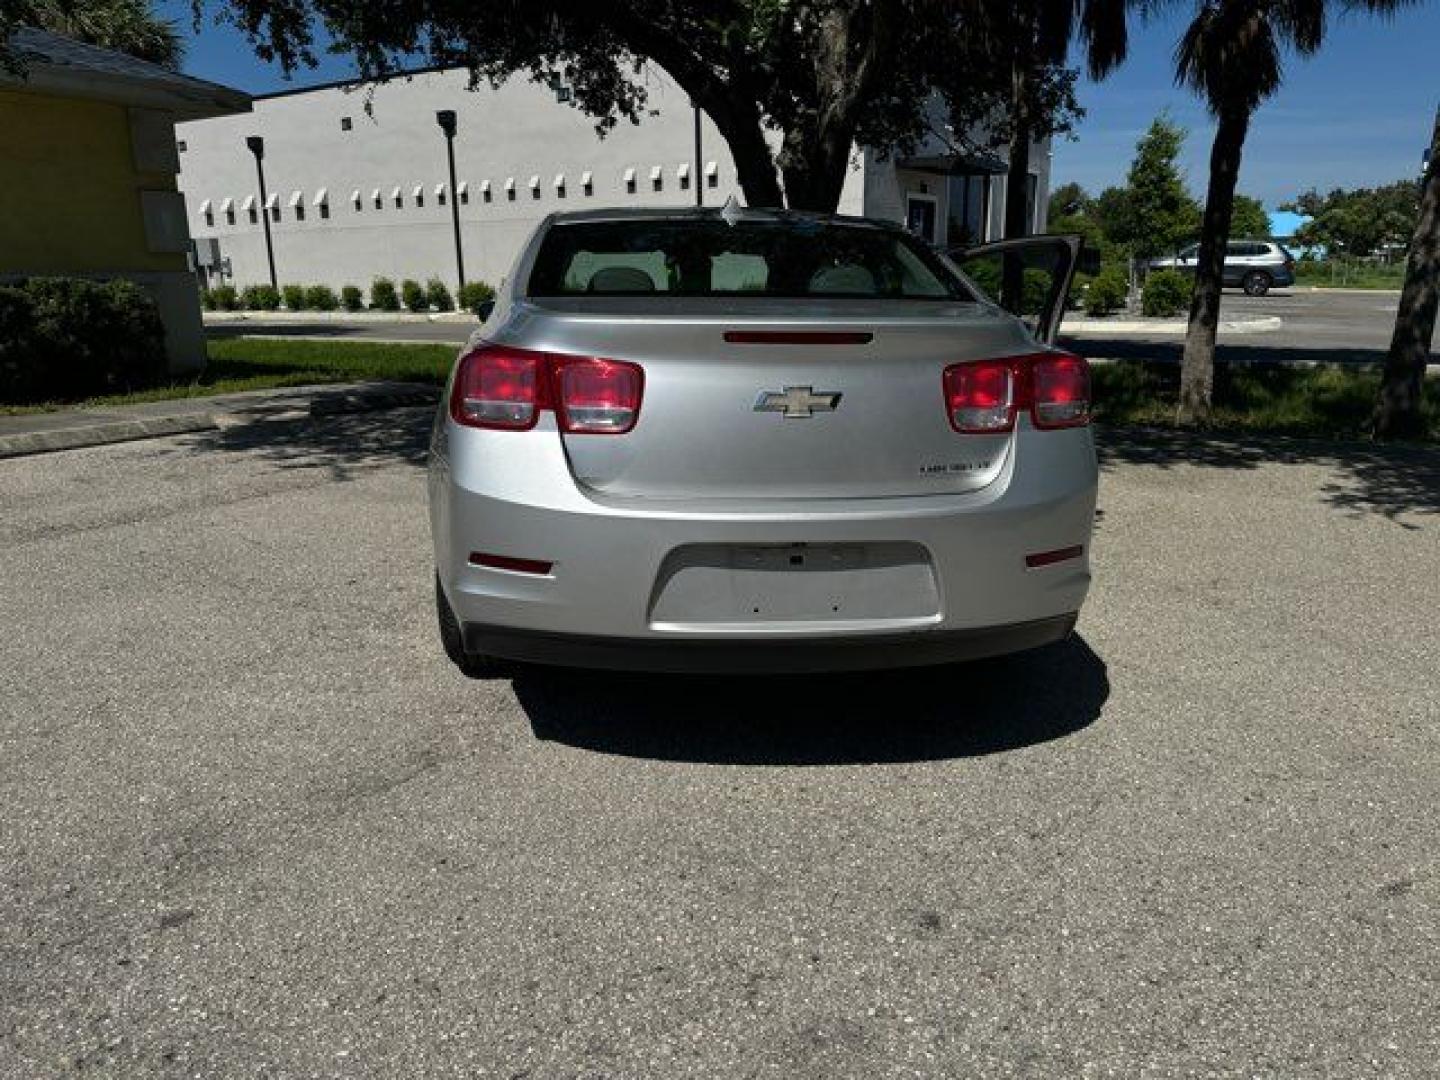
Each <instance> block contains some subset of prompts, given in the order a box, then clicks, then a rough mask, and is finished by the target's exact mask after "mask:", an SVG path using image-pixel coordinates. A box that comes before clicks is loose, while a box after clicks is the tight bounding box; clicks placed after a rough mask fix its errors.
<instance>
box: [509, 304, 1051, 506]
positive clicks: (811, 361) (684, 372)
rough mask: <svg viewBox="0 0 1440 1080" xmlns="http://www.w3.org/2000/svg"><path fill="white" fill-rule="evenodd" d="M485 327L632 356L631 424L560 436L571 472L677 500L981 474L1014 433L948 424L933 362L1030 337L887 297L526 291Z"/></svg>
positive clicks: (616, 492)
mask: <svg viewBox="0 0 1440 1080" xmlns="http://www.w3.org/2000/svg"><path fill="white" fill-rule="evenodd" d="M497 340H500V341H501V342H502V343H509V344H514V345H521V344H523V345H524V346H525V347H527V348H532V349H543V350H546V351H551V352H556V353H563V354H569V355H582V356H598V357H605V358H608V359H615V360H625V361H630V362H632V363H636V364H639V365H640V366H641V367H642V368H643V369H644V380H645V383H644V400H643V404H642V406H641V410H640V417H639V421H638V423H637V424H636V425H635V427H634V429H633V430H632V431H630V432H628V433H627V434H624V435H592V434H566V435H564V436H562V437H563V438H564V441H565V449H566V454H567V457H568V459H569V463H570V468H571V471H572V473H573V475H574V477H575V479H576V480H577V481H578V482H579V483H581V484H583V485H584V486H586V487H588V488H591V489H593V490H595V491H597V492H600V493H603V494H605V495H607V496H610V497H615V498H636V499H686V500H695V499H712V498H713V499H787V500H793V499H806V498H833V497H838V496H845V497H884V496H912V495H928V494H944V493H954V492H964V491H973V490H976V489H979V488H982V487H984V486H985V485H987V484H989V483H990V482H991V481H993V480H994V479H995V477H996V476H997V475H998V474H999V472H1000V470H1001V468H1002V467H1003V465H1004V462H1005V458H1006V454H1007V453H1008V451H1009V446H1010V442H1011V438H1012V436H1010V435H1009V434H998V435H960V434H957V433H956V432H955V431H954V430H953V429H952V427H951V426H950V423H949V420H948V418H947V416H946V413H945V404H944V397H943V393H942V379H941V375H942V371H943V369H944V368H945V367H946V365H948V364H954V363H957V362H962V361H966V360H974V359H982V358H986V357H993V356H1005V355H1014V354H1018V353H1023V352H1027V351H1033V349H1034V347H1035V346H1034V343H1033V341H1031V340H1030V339H1029V338H1028V337H1027V336H1026V335H1025V333H1024V331H1023V330H1022V328H1021V327H1020V326H1019V324H1018V323H1017V322H1016V321H1015V320H1013V319H1011V318H1010V317H1008V316H1006V315H1004V314H1003V313H1000V312H998V311H996V310H995V309H993V308H991V307H990V306H988V305H982V304H977V303H968V302H951V301H896V300H858V301H848V300H847V301H835V300H798V301H797V300H776V299H763V300H762V299H756V300H733V299H723V300H721V299H708V298H707V299H695V300H689V299H681V298H666V299H665V300H663V301H657V300H656V299H654V298H644V299H633V300H632V299H628V298H615V297H606V298H570V299H565V300H544V301H527V302H521V303H519V304H518V305H517V306H516V308H515V309H514V310H513V312H512V315H511V317H510V318H508V319H507V320H506V323H505V326H504V327H503V328H502V330H501V332H500V334H498V335H497Z"/></svg>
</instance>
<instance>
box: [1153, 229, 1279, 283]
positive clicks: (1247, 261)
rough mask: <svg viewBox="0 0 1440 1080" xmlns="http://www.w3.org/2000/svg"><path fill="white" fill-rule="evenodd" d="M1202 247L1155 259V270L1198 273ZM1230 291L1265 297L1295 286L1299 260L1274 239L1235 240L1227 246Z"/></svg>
mask: <svg viewBox="0 0 1440 1080" xmlns="http://www.w3.org/2000/svg"><path fill="white" fill-rule="evenodd" d="M1199 253H1200V245H1199V244H1191V245H1190V246H1189V247H1187V248H1185V249H1184V250H1183V251H1181V252H1180V253H1179V254H1178V255H1176V256H1175V257H1174V258H1170V259H1152V260H1151V261H1150V269H1151V270H1179V271H1180V272H1181V273H1184V274H1193V273H1194V272H1195V263H1196V260H1197V257H1198V255H1199ZM1222 281H1223V283H1224V284H1225V285H1226V286H1227V287H1229V288H1238V289H1244V290H1245V293H1246V295H1248V296H1264V295H1265V294H1266V293H1267V292H1269V291H1270V289H1271V287H1272V286H1274V285H1279V286H1282V287H1283V286H1286V285H1294V284H1295V259H1294V256H1292V255H1291V254H1290V252H1288V251H1286V250H1285V246H1284V245H1283V244H1279V243H1276V242H1275V241H1274V240H1231V241H1230V242H1229V244H1227V245H1226V246H1225V276H1224V278H1223V279H1222Z"/></svg>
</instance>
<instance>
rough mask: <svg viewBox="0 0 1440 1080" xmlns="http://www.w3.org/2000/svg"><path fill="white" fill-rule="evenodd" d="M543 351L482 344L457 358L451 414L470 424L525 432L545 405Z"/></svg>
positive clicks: (457, 421)
mask: <svg viewBox="0 0 1440 1080" xmlns="http://www.w3.org/2000/svg"><path fill="white" fill-rule="evenodd" d="M547 381H548V380H547V373H546V364H545V354H544V353H538V352H531V351H529V350H528V349H507V348H505V347H504V346H497V345H484V346H481V347H480V348H479V349H476V350H475V351H474V352H472V353H471V354H470V355H468V356H466V357H465V358H464V359H463V360H461V361H460V370H459V371H457V372H456V373H455V387H454V389H453V391H452V392H451V395H450V415H451V416H452V417H453V418H454V419H455V422H456V423H457V424H465V425H467V426H469V427H482V428H499V429H501V430H504V431H525V430H527V429H529V428H532V427H534V426H535V420H536V418H537V417H538V416H539V415H540V410H541V409H542V408H544V407H545V404H546V402H545V401H544V390H545V383H546V382H547Z"/></svg>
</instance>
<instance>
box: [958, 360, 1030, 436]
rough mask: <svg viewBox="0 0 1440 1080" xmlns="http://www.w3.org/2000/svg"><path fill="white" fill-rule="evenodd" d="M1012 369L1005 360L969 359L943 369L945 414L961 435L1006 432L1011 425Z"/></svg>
mask: <svg viewBox="0 0 1440 1080" xmlns="http://www.w3.org/2000/svg"><path fill="white" fill-rule="evenodd" d="M1016 381H1017V380H1016V378H1015V369H1014V368H1013V366H1012V365H1011V362H1010V361H1009V360H972V361H971V362H970V363H968V364H951V365H950V366H949V367H948V368H946V369H945V378H944V383H945V411H946V412H947V413H948V414H949V416H950V426H951V427H953V428H954V429H955V430H956V431H958V432H960V433H961V434H965V435H980V434H990V433H995V432H1001V431H1009V430H1010V429H1011V428H1013V427H1014V426H1015V406H1016V394H1015V384H1016Z"/></svg>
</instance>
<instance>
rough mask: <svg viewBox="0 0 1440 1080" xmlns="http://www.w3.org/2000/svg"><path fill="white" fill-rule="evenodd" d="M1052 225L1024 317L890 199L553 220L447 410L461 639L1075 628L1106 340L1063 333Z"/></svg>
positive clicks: (673, 662) (949, 640)
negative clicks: (1098, 342) (886, 213)
mask: <svg viewBox="0 0 1440 1080" xmlns="http://www.w3.org/2000/svg"><path fill="white" fill-rule="evenodd" d="M1055 244H1056V238H1053V237H1050V238H1036V239H1035V240H1032V241H1014V242H1009V243H1007V244H1001V245H991V246H990V247H989V248H988V249H977V250H976V251H975V252H973V253H971V254H973V255H976V256H987V257H988V256H990V255H992V254H998V255H999V256H1000V257H1001V258H1002V261H1005V260H1009V261H1010V262H1015V261H1016V259H1017V258H1018V259H1019V260H1020V261H1023V260H1024V259H1025V258H1028V257H1029V256H1030V255H1032V254H1034V252H1035V251H1036V250H1039V249H1041V248H1044V247H1045V246H1046V245H1051V246H1052V247H1053V246H1054V245H1055ZM1060 248H1061V251H1060V254H1061V256H1062V257H1063V260H1068V261H1065V264H1064V267H1063V271H1062V272H1058V273H1056V274H1055V276H1054V282H1053V287H1052V288H1051V289H1050V292H1049V295H1048V296H1047V298H1046V301H1045V303H1044V304H1043V305H1042V310H1040V311H1039V312H1038V313H1037V314H1036V317H1035V318H1034V319H1032V320H1030V321H1029V322H1026V321H1022V320H1021V319H1020V318H1018V317H1016V316H1014V315H1011V314H1009V313H1007V311H1005V310H1003V309H1002V308H1001V307H1000V306H999V305H998V304H996V303H993V302H991V301H990V300H989V299H988V298H987V297H986V296H985V294H984V293H983V292H981V290H980V288H979V286H978V285H976V284H975V281H976V280H983V279H982V278H981V275H980V274H978V273H976V274H974V275H973V277H972V276H971V275H967V273H966V272H965V271H964V270H963V269H962V266H961V265H959V264H958V263H957V261H952V260H951V259H949V258H947V257H945V256H943V255H940V254H938V253H936V252H935V251H933V250H932V249H931V248H929V247H927V246H926V245H924V244H922V243H920V242H919V241H917V240H916V239H915V238H913V237H911V236H910V235H908V234H907V233H905V232H904V231H903V230H900V229H898V228H896V227H894V226H892V225H888V224H884V223H880V222H875V221H867V220H862V219H855V218H842V217H818V216H813V215H803V214H795V213H788V212H769V211H754V210H741V209H739V208H738V207H736V206H734V205H733V204H731V205H727V206H726V207H725V208H724V209H722V210H655V211H613V210H612V211H596V212H586V213H574V214H557V215H554V216H552V217H550V218H548V219H547V220H546V221H544V222H543V223H542V224H541V225H540V226H539V227H538V228H537V230H536V233H535V235H534V236H533V237H532V238H531V239H530V241H529V242H528V244H527V245H526V247H525V249H524V250H523V252H522V253H521V255H520V256H519V258H518V260H517V263H516V265H515V267H514V270H513V272H512V273H511V274H510V276H509V277H508V279H507V283H506V285H505V286H504V287H503V288H502V289H501V291H500V294H499V295H498V296H497V297H496V301H495V304H494V307H493V310H490V311H488V312H487V313H486V315H487V317H486V321H485V324H484V326H483V327H482V328H481V330H480V331H479V332H478V333H477V334H476V335H475V337H474V338H472V340H471V341H470V343H469V344H468V345H467V346H466V348H465V349H464V350H463V351H462V353H461V355H460V357H459V359H458V361H457V363H456V365H455V369H454V371H453V373H452V375H451V377H450V383H449V386H448V389H447V393H446V397H445V401H444V404H443V405H442V407H441V409H440V411H439V413H438V415H437V417H436V423H435V428H434V435H433V439H432V446H431V457H430V462H431V465H430V475H429V488H430V490H429V493H430V517H431V526H432V533H433V537H434V546H435V566H436V603H437V607H438V611H439V618H440V628H441V636H442V639H443V642H444V645H445V648H446V650H447V652H448V653H449V655H450V657H451V658H452V659H453V660H454V661H455V662H456V663H457V664H458V665H459V666H460V667H461V668H462V670H464V671H466V672H467V673H468V674H471V675H477V676H478V675H484V674H487V673H490V672H495V671H499V670H502V669H503V665H501V664H497V661H530V662H538V663H550V664H562V665H574V666H588V667H606V668H629V669H642V670H669V671H698V670H711V671H713V670H749V671H787V672H809V671H823V670H838V669H858V668H879V667H893V666H905V665H918V664H933V663H942V662H948V661H953V660H961V659H968V658H974V657H979V656H986V655H994V654H998V653H1005V652H1013V651H1018V650H1021V649H1027V648H1032V647H1035V646H1039V645H1044V644H1047V643H1050V642H1054V641H1058V640H1060V639H1062V638H1064V637H1065V636H1066V635H1068V634H1069V633H1070V631H1071V629H1072V627H1073V626H1074V624H1075V620H1076V616H1077V613H1078V612H1079V609H1080V605H1081V603H1082V601H1083V600H1084V599H1085V594H1086V590H1087V588H1088V587H1089V584H1090V571H1089V561H1088V555H1089V545H1090V535H1091V527H1092V521H1093V516H1094V509H1095V497H1096V483H1097V468H1096V460H1095V450H1094V445H1093V442H1092V438H1091V431H1090V427H1089V419H1090V413H1089V397H1090V390H1089V374H1088V370H1087V367H1086V364H1085V361H1084V360H1082V359H1080V358H1079V357H1076V356H1072V355H1070V354H1067V353H1064V352H1060V351H1058V350H1056V349H1055V348H1054V347H1053V346H1052V345H1050V344H1049V342H1050V341H1052V340H1053V336H1054V332H1055V329H1056V324H1057V323H1058V318H1059V311H1060V310H1061V308H1062V307H1063V305H1062V304H1061V303H1060V302H1059V300H1060V298H1061V297H1063V296H1064V292H1065V288H1066V286H1067V285H1068V279H1069V268H1070V265H1071V264H1073V255H1074V251H1073V247H1068V248H1067V247H1065V246H1064V242H1063V241H1062V242H1061V243H1060ZM1007 265H1008V263H1007ZM1016 266H1017V269H1016V271H1015V277H1014V278H1013V279H1008V280H1014V281H1019V269H1018V263H1016ZM1027 291H1028V279H1027Z"/></svg>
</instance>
